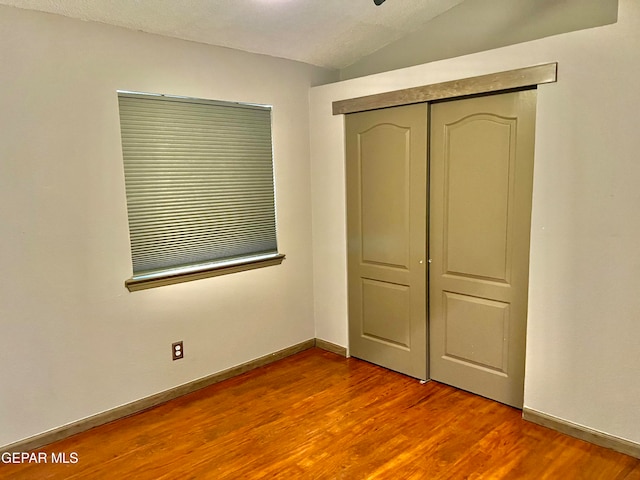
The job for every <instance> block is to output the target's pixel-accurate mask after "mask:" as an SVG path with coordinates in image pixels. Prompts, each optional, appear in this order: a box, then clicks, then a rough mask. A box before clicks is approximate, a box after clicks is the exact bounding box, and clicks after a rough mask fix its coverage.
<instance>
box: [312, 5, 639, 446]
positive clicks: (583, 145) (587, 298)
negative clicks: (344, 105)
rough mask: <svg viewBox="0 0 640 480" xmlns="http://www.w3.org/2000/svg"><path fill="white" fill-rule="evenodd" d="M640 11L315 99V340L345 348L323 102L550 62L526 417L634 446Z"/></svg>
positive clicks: (341, 210) (339, 246) (536, 203)
mask: <svg viewBox="0 0 640 480" xmlns="http://www.w3.org/2000/svg"><path fill="white" fill-rule="evenodd" d="M638 52H640V3H638V2H637V1H636V0H621V1H620V10H619V20H618V23H617V24H614V25H609V26H606V27H599V28H594V29H589V30H583V31H579V32H573V33H568V34H564V35H558V36H554V37H550V38H545V39H541V40H537V41H532V42H528V43H522V44H518V45H514V46H511V47H505V48H501V49H497V50H491V51H487V52H483V53H477V54H473V55H468V56H465V57H458V58H455V59H451V60H443V61H438V62H434V63H429V64H424V65H420V66H416V67H410V68H406V69H403V70H397V71H393V72H388V73H382V74H378V75H372V76H369V77H363V78H360V79H354V80H348V81H344V82H340V83H336V84H332V85H326V86H321V87H315V88H313V89H312V90H311V152H312V154H311V161H312V166H311V177H312V198H313V200H312V208H313V240H314V244H313V251H314V302H315V322H316V335H317V336H318V337H319V338H322V339H325V340H328V341H331V342H334V343H337V344H340V345H345V346H346V345H347V307H346V250H345V203H344V198H345V195H344V188H345V187H344V147H343V118H342V117H340V116H335V117H334V116H332V115H331V102H332V101H334V100H340V99H345V98H352V97H357V96H362V95H368V94H373V93H380V92H385V91H391V90H396V89H401V88H406V87H412V86H417V85H424V84H430V83H437V82H441V81H447V80H453V79H458V78H464V77H470V76H475V75H481V74H486V73H491V72H497V71H503V70H509V69H514V68H520V67H525V66H529V65H534V64H539V63H546V62H555V61H557V62H559V74H558V83H555V84H550V85H544V86H541V88H540V89H539V93H538V118H537V133H536V156H535V174H534V198H533V219H532V233H531V239H532V244H531V275H530V305H529V324H528V343H527V365H526V386H525V406H526V407H528V408H531V409H534V410H537V411H539V412H542V413H545V414H547V415H552V416H555V417H558V418H560V419H563V420H566V421H569V422H573V423H576V424H578V425H581V426H585V427H589V428H591V429H594V430H597V431H600V432H604V433H606V434H609V435H613V436H617V437H620V438H623V439H626V440H629V441H632V442H636V443H640V403H639V399H640V347H639V343H638V339H640V321H639V320H638V319H639V318H640V295H638V292H639V291H640V249H639V248H638V239H639V238H640V215H638V205H640V188H638V185H640V161H638V158H639V152H640V135H639V134H638V118H639V117H638V107H639V106H640V89H638V88H637V79H638V78H640V55H639V54H638Z"/></svg>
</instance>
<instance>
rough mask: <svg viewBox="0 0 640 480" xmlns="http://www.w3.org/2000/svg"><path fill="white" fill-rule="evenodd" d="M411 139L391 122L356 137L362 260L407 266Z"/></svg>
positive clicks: (408, 133) (401, 127) (404, 267)
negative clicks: (358, 154)
mask: <svg viewBox="0 0 640 480" xmlns="http://www.w3.org/2000/svg"><path fill="white" fill-rule="evenodd" d="M410 139H411V130H410V128H409V127H408V126H399V125H391V124H380V125H376V126H374V127H372V128H371V129H369V130H367V131H365V132H362V133H361V134H360V135H359V136H358V143H359V149H360V153H361V154H360V189H361V201H362V206H361V209H362V210H361V211H362V261H363V262H368V263H378V264H386V265H390V266H394V267H400V268H403V269H406V268H408V263H409V239H410V231H409V210H410V209H409V181H408V179H409V169H410V153H411V150H410V144H409V142H410Z"/></svg>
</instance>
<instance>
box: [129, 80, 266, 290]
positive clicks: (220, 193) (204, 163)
mask: <svg viewBox="0 0 640 480" xmlns="http://www.w3.org/2000/svg"><path fill="white" fill-rule="evenodd" d="M118 100H119V106H120V124H121V133H122V151H123V157H124V171H125V182H126V192H127V206H128V214H129V233H130V239H131V255H132V260H133V272H134V278H135V277H136V276H141V275H146V274H149V273H155V272H161V271H165V270H167V271H172V270H175V269H180V268H181V267H187V266H194V265H204V264H209V263H215V262H221V261H227V260H230V259H244V258H247V257H254V256H259V255H265V254H272V253H277V244H276V218H275V204H274V183H273V157H272V143H271V108H270V107H264V106H256V105H245V104H237V103H226V102H212V101H206V100H197V99H185V98H180V97H167V96H160V95H148V94H133V93H124V92H118Z"/></svg>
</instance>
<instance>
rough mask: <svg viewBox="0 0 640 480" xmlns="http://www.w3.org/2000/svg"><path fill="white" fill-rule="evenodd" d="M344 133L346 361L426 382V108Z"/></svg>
mask: <svg viewBox="0 0 640 480" xmlns="http://www.w3.org/2000/svg"><path fill="white" fill-rule="evenodd" d="M345 127H346V129H345V135H346V158H347V164H346V174H347V175H346V177H347V192H346V193H347V247H348V259H347V260H348V264H347V267H348V286H349V353H350V355H352V356H354V357H357V358H361V359H364V360H367V361H370V362H373V363H376V364H378V365H382V366H384V367H387V368H390V369H392V370H396V371H398V372H402V373H405V374H407V375H411V376H413V377H417V378H422V379H425V378H426V377H427V354H426V352H427V325H426V306H427V304H426V302H427V288H426V277H427V273H426V265H427V261H426V260H427V258H426V251H427V238H426V231H427V225H426V218H427V195H426V186H427V105H426V104H420V105H408V106H403V107H396V108H389V109H384V110H374V111H368V112H362V113H354V114H349V115H347V116H346V117H345Z"/></svg>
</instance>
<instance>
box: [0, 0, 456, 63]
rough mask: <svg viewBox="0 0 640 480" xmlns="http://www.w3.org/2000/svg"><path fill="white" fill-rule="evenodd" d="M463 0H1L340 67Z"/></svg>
mask: <svg viewBox="0 0 640 480" xmlns="http://www.w3.org/2000/svg"><path fill="white" fill-rule="evenodd" d="M462 2H463V0H387V1H386V2H385V3H383V4H382V5H380V6H376V5H374V3H373V0H109V1H104V0H82V1H78V0H0V4H5V5H12V6H15V7H19V8H25V9H30V10H39V11H43V12H49V13H55V14H59V15H64V16H67V17H72V18H78V19H82V20H87V21H96V22H102V23H106V24H110V25H117V26H120V27H126V28H130V29H134V30H141V31H144V32H149V33H155V34H159V35H165V36H169V37H175V38H181V39H185V40H192V41H196V42H202V43H208V44H211V45H220V46H224V47H230V48H235V49H239V50H245V51H249V52H254V53H261V54H266V55H271V56H275V57H281V58H287V59H291V60H298V61H301V62H305V63H310V64H312V65H318V66H322V67H329V68H334V69H340V68H343V67H346V66H348V65H351V64H352V63H354V62H355V61H357V60H358V59H360V58H362V57H364V56H366V55H369V54H371V53H373V52H375V51H377V50H379V49H380V48H382V47H384V46H385V45H388V44H390V43H392V42H394V41H396V40H398V39H400V38H402V37H404V36H406V35H407V34H409V33H411V32H413V31H415V30H417V29H419V28H420V27H422V26H424V25H425V24H426V23H427V22H429V21H430V20H432V19H433V18H435V17H437V16H438V15H440V14H442V13H443V12H445V11H447V10H449V9H450V8H452V7H454V6H455V5H457V4H460V3H462Z"/></svg>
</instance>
